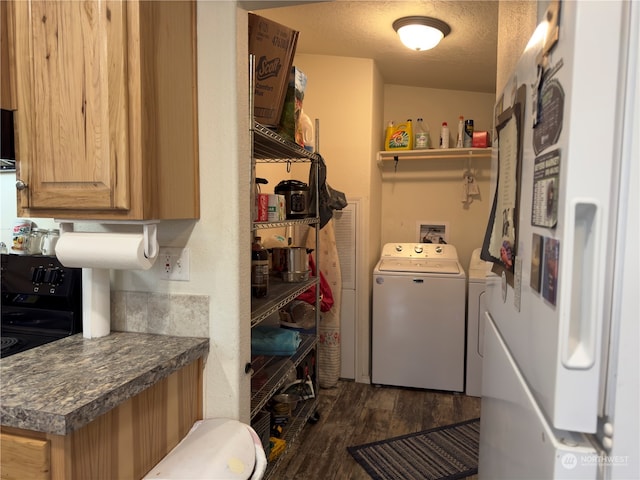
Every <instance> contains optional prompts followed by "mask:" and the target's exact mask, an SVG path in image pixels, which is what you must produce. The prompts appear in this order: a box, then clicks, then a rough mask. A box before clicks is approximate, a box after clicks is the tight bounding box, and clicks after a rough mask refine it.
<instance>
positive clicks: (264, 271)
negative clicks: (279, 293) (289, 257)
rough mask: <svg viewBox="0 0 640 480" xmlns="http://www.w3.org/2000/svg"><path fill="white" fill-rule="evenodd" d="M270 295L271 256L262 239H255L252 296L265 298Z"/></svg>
mask: <svg viewBox="0 0 640 480" xmlns="http://www.w3.org/2000/svg"><path fill="white" fill-rule="evenodd" d="M268 293H269V254H268V253H267V250H266V249H265V248H264V246H263V245H262V238H261V237H255V239H254V241H253V245H251V294H252V295H253V296H254V297H256V298H264V297H266V296H267V295H268Z"/></svg>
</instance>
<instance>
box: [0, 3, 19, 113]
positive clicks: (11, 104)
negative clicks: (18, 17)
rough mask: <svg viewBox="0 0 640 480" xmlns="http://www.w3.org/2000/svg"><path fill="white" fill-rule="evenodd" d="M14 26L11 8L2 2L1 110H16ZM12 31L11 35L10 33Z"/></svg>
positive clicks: (0, 43) (0, 44) (0, 33)
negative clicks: (10, 43) (13, 54)
mask: <svg viewBox="0 0 640 480" xmlns="http://www.w3.org/2000/svg"><path fill="white" fill-rule="evenodd" d="M12 27H13V25H12V24H11V23H10V22H9V6H8V3H7V2H2V1H0V62H1V66H0V108H3V109H5V110H15V108H16V99H15V76H14V74H15V69H14V67H13V57H12V55H11V54H12V52H13V50H12V48H11V46H10V45H9V38H10V37H12V32H13V28H12ZM10 29H11V33H10Z"/></svg>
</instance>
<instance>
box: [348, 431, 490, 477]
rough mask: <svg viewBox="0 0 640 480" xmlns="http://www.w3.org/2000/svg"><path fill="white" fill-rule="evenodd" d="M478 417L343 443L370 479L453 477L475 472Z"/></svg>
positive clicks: (466, 475)
mask: <svg viewBox="0 0 640 480" xmlns="http://www.w3.org/2000/svg"><path fill="white" fill-rule="evenodd" d="M479 441H480V419H479V418H475V419H473V420H467V421H465V422H460V423H456V424H453V425H446V426H443V427H437V428H432V429H430V430H426V431H423V432H416V433H410V434H408V435H402V436H400V437H394V438H390V439H388V440H381V441H377V442H372V443H367V444H364V445H358V446H354V447H347V450H348V451H349V453H350V454H351V455H352V456H353V458H355V459H356V461H357V462H358V463H359V464H360V465H361V466H362V467H363V468H364V469H365V470H366V471H367V473H368V474H369V475H370V476H371V478H373V479H374V480H445V479H446V480H454V479H459V478H464V477H468V476H470V475H474V474H476V473H478V448H479Z"/></svg>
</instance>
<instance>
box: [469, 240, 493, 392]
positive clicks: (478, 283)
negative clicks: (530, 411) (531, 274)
mask: <svg viewBox="0 0 640 480" xmlns="http://www.w3.org/2000/svg"><path fill="white" fill-rule="evenodd" d="M491 266H492V264H491V262H485V261H484V260H482V259H481V258H480V249H479V248H477V249H475V250H474V251H473V253H472V254H471V261H470V262H469V288H468V295H467V379H466V385H465V393H466V394H467V395H471V396H473V397H480V396H482V357H483V355H484V312H485V310H486V307H485V303H484V297H485V284H486V277H487V275H490V274H491Z"/></svg>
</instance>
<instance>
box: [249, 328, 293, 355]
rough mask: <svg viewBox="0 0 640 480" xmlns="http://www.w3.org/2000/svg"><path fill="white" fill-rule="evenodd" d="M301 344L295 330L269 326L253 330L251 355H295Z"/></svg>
mask: <svg viewBox="0 0 640 480" xmlns="http://www.w3.org/2000/svg"><path fill="white" fill-rule="evenodd" d="M301 342H302V338H301V337H300V333H298V332H296V331H294V330H288V329H285V328H280V327H270V326H267V325H258V326H257V327H254V328H252V329H251V355H286V356H289V355H293V354H294V353H296V351H297V350H298V347H299V346H300V343H301Z"/></svg>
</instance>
